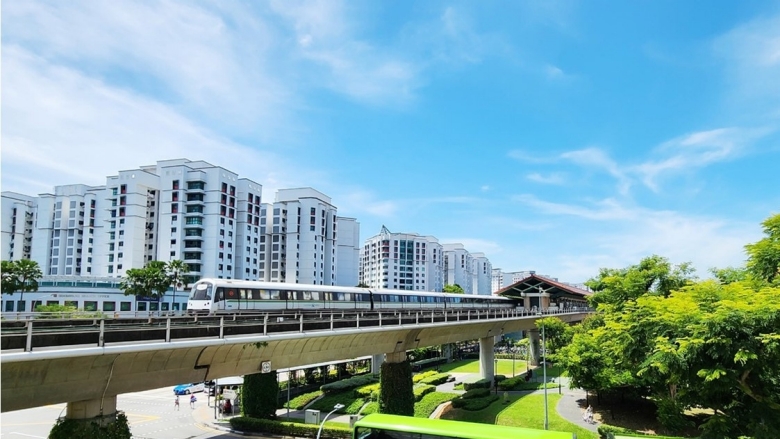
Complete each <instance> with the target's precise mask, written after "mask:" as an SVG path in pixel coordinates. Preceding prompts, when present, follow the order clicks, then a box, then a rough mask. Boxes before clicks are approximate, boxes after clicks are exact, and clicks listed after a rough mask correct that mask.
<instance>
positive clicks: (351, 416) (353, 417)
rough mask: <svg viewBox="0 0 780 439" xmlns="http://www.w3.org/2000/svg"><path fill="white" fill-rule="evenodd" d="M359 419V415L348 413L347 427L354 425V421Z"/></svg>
mask: <svg viewBox="0 0 780 439" xmlns="http://www.w3.org/2000/svg"><path fill="white" fill-rule="evenodd" d="M359 420H360V416H359V415H349V428H354V427H355V422H357V421H359Z"/></svg>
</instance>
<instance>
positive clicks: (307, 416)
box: [304, 410, 320, 425]
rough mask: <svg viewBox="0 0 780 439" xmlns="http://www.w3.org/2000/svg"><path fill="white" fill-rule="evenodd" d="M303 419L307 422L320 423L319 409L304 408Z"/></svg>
mask: <svg viewBox="0 0 780 439" xmlns="http://www.w3.org/2000/svg"><path fill="white" fill-rule="evenodd" d="M304 421H305V422H306V423H307V424H315V425H316V424H319V423H320V411H319V410H306V412H304Z"/></svg>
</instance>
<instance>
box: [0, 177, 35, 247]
mask: <svg viewBox="0 0 780 439" xmlns="http://www.w3.org/2000/svg"><path fill="white" fill-rule="evenodd" d="M35 209H36V199H35V197H29V196H27V195H23V194H17V193H16V192H3V196H2V207H0V215H2V219H0V252H2V253H0V255H2V256H1V258H2V260H17V259H30V252H31V251H32V232H33V219H34V216H35Z"/></svg>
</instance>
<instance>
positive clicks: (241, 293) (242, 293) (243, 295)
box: [238, 289, 247, 300]
mask: <svg viewBox="0 0 780 439" xmlns="http://www.w3.org/2000/svg"><path fill="white" fill-rule="evenodd" d="M238 297H240V298H241V300H246V299H247V297H246V290H244V289H241V290H238Z"/></svg>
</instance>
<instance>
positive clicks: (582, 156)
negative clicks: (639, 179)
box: [561, 148, 631, 194]
mask: <svg viewBox="0 0 780 439" xmlns="http://www.w3.org/2000/svg"><path fill="white" fill-rule="evenodd" d="M561 158H563V159H565V160H569V161H572V162H574V163H576V164H578V165H580V166H585V167H595V168H601V169H603V170H605V171H607V173H609V174H610V175H612V176H613V177H615V179H616V180H617V181H618V190H619V191H620V193H622V194H625V193H627V192H628V190H629V189H630V188H631V179H630V178H629V177H628V176H627V175H626V172H625V170H624V169H623V168H622V167H621V166H619V165H618V164H617V163H616V162H615V161H614V160H612V159H611V158H610V157H609V156H608V155H607V154H606V153H605V152H604V151H602V150H601V149H599V148H586V149H581V150H577V151H570V152H566V153H563V154H561Z"/></svg>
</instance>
